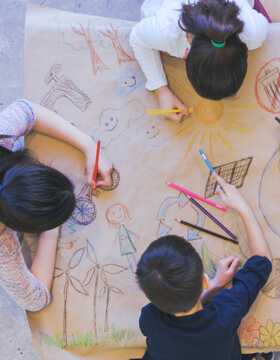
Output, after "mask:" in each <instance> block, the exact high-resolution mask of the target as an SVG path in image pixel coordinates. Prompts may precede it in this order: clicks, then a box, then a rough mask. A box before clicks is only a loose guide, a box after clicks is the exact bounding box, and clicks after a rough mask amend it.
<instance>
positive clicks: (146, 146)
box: [124, 118, 171, 163]
mask: <svg viewBox="0 0 280 360" xmlns="http://www.w3.org/2000/svg"><path fill="white" fill-rule="evenodd" d="M163 122H164V121H160V120H159V118H152V119H151V120H149V121H146V122H144V123H142V124H141V125H140V126H138V127H137V129H136V132H135V133H134V135H132V136H130V137H129V138H128V140H127V143H126V146H125V147H126V150H125V153H124V159H125V160H126V161H127V162H129V163H131V162H133V161H135V160H136V159H137V158H138V156H140V155H141V154H142V153H143V152H144V151H146V150H152V149H154V148H157V147H159V146H160V145H162V144H164V143H165V142H166V141H168V140H169V139H170V136H171V134H170V131H169V130H168V128H167V127H166V126H164V124H163Z"/></svg>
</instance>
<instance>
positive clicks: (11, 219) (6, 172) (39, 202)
mask: <svg viewBox="0 0 280 360" xmlns="http://www.w3.org/2000/svg"><path fill="white" fill-rule="evenodd" d="M0 184H1V185H2V186H3V187H2V189H1V190H0V222H2V223H3V224H4V225H6V226H7V227H9V228H10V229H12V230H15V231H20V232H26V233H39V232H43V231H47V230H50V229H53V228H55V227H57V226H59V225H61V224H63V223H64V222H65V221H66V220H67V219H68V218H69V217H70V216H71V214H72V212H73V210H74V208H75V204H76V200H75V195H74V188H73V185H72V183H71V181H70V180H69V179H68V178H67V177H66V176H65V175H63V174H62V173H61V172H59V171H57V170H55V169H53V168H51V167H49V166H46V165H43V164H41V163H39V162H38V161H37V160H35V159H34V158H33V157H32V156H31V155H30V154H29V152H28V151H27V150H24V151H21V150H18V151H16V152H12V151H9V150H7V149H5V148H3V147H0Z"/></svg>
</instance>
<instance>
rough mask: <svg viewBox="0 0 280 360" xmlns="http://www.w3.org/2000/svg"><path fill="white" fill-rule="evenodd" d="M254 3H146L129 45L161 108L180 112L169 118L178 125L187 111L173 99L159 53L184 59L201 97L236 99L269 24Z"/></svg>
mask: <svg viewBox="0 0 280 360" xmlns="http://www.w3.org/2000/svg"><path fill="white" fill-rule="evenodd" d="M253 2H254V0H235V1H234V2H233V1H227V0H190V1H189V0H183V1H182V0H145V1H144V3H143V5H142V8H141V14H142V17H145V18H144V19H143V20H142V21H141V22H139V23H138V24H137V25H136V26H135V27H134V28H133V29H132V32H131V35H130V44H131V46H132V48H133V50H134V53H135V57H136V59H137V60H138V62H139V64H140V66H141V68H142V70H143V72H144V74H145V76H146V78H147V84H146V88H147V89H148V90H155V93H156V95H157V97H158V100H159V105H160V108H162V109H172V108H178V109H180V110H181V112H180V113H178V114H169V115H168V117H169V118H170V119H172V120H174V121H176V122H179V121H180V120H181V118H182V116H183V115H185V114H187V113H188V110H187V107H186V106H185V105H184V104H183V103H182V102H181V101H180V100H179V99H178V98H177V97H176V96H175V95H174V94H173V92H172V91H171V90H170V89H169V87H168V82H167V79H166V75H165V72H164V69H163V65H162V62H161V58H160V53H159V52H160V51H162V52H167V53H168V54H170V55H172V56H175V57H179V58H183V59H186V71H187V75H188V78H189V80H190V82H191V84H192V86H193V87H194V89H195V90H196V92H197V93H198V94H199V95H200V96H202V97H203V98H207V99H212V100H220V99H224V98H227V97H230V96H233V95H234V94H236V92H237V91H238V90H239V88H240V87H241V85H242V83H243V80H244V78H245V75H246V71H247V55H248V50H254V49H256V48H258V47H260V46H261V45H262V43H263V42H264V41H265V39H266V36H267V29H268V21H267V19H266V18H265V17H264V16H263V15H262V14H260V13H258V12H257V11H255V10H253V8H252V6H253V5H254V4H253Z"/></svg>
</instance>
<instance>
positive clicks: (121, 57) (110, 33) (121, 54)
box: [99, 23, 135, 65]
mask: <svg viewBox="0 0 280 360" xmlns="http://www.w3.org/2000/svg"><path fill="white" fill-rule="evenodd" d="M110 28H111V30H110V29H108V28H106V32H105V31H102V30H99V32H100V33H101V34H102V35H104V36H106V37H108V38H110V39H111V41H112V44H113V46H114V48H115V50H116V53H117V58H118V63H119V65H120V64H121V63H122V62H126V61H133V60H135V59H134V58H132V57H131V56H129V55H128V54H127V53H126V52H125V51H124V49H123V48H122V46H121V44H120V41H119V37H118V29H115V28H114V27H113V25H112V24H111V23H110Z"/></svg>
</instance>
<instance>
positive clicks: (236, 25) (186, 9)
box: [179, 0, 244, 44]
mask: <svg viewBox="0 0 280 360" xmlns="http://www.w3.org/2000/svg"><path fill="white" fill-rule="evenodd" d="M239 10H240V9H239V7H238V6H237V5H236V4H235V3H234V2H229V1H226V0H201V1H199V2H198V3H197V4H189V5H183V7H182V9H181V15H180V19H179V26H180V27H181V29H182V30H184V31H186V32H188V33H191V34H193V35H194V36H195V37H196V36H206V37H208V38H209V39H210V40H212V41H214V42H215V43H217V44H221V43H223V42H224V41H225V40H226V39H227V38H228V37H230V36H232V35H238V34H240V33H241V32H242V30H243V28H244V23H243V22H242V21H241V20H239V19H238V14H239Z"/></svg>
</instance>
